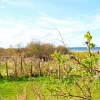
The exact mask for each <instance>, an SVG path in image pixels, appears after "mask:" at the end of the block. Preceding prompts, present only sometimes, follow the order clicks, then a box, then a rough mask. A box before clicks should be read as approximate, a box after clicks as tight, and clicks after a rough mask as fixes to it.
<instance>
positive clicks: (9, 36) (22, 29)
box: [0, 12, 100, 47]
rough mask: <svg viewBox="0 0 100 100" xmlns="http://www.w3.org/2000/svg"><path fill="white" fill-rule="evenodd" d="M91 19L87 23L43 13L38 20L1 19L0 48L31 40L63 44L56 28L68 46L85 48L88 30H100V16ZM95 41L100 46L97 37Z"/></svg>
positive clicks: (23, 18)
mask: <svg viewBox="0 0 100 100" xmlns="http://www.w3.org/2000/svg"><path fill="white" fill-rule="evenodd" d="M37 19H38V20H37ZM91 19H92V20H91V21H90V22H88V23H86V22H84V21H83V20H79V19H77V18H65V19H59V18H54V17H50V16H48V15H47V14H45V13H42V12H39V13H38V14H37V16H36V19H35V18H34V19H33V18H32V17H30V16H21V17H20V19H14V18H10V17H7V16H6V17H3V18H1V17H0V46H2V47H9V45H11V44H12V45H16V44H18V43H22V44H24V45H25V44H27V43H28V42H30V41H31V40H39V41H42V42H50V43H54V44H55V45H59V44H62V42H60V41H59V40H61V37H60V35H59V33H58V32H57V30H56V28H55V26H56V27H57V29H58V30H59V31H60V32H61V34H62V36H63V39H64V41H65V42H66V43H67V44H68V46H84V38H83V34H84V33H85V32H86V31H88V30H90V31H91V32H93V30H99V25H100V22H99V21H98V20H99V19H100V16H99V15H96V16H94V17H92V18H91ZM95 36H96V35H95ZM98 37H100V35H98ZM93 41H94V42H95V43H96V44H97V45H98V46H100V45H99V44H98V43H99V38H97V37H96V38H94V40H93Z"/></svg>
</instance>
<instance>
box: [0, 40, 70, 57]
mask: <svg viewBox="0 0 100 100" xmlns="http://www.w3.org/2000/svg"><path fill="white" fill-rule="evenodd" d="M55 50H56V51H58V52H60V53H61V54H67V53H68V49H67V48H65V47H64V46H61V45H60V46H54V45H53V44H50V43H41V42H34V41H31V42H30V43H28V44H27V46H26V47H21V46H20V44H19V46H18V47H17V48H12V47H10V48H7V49H4V48H0V56H23V57H37V58H40V59H41V58H45V57H48V58H50V55H51V54H52V53H53V52H54V51H55Z"/></svg>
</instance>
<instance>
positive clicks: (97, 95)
mask: <svg viewBox="0 0 100 100" xmlns="http://www.w3.org/2000/svg"><path fill="white" fill-rule="evenodd" d="M65 82H66V81H64V82H61V81H59V80H58V79H54V78H52V77H43V76H42V77H33V78H32V79H28V78H19V79H17V80H0V100H21V99H22V98H27V100H72V99H68V98H65V97H57V96H53V95H52V94H54V91H53V90H54V89H55V90H59V89H62V90H63V91H65V92H66V90H65V86H64V84H65ZM69 88H70V86H69ZM91 88H92V95H93V100H100V80H98V81H97V82H96V84H93V85H92V87H91ZM48 89H50V90H48ZM77 91H78V90H77V88H74V89H73V92H77ZM24 100H26V99H24ZM74 100H78V99H74Z"/></svg>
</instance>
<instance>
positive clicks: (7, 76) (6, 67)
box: [5, 58, 9, 79]
mask: <svg viewBox="0 0 100 100" xmlns="http://www.w3.org/2000/svg"><path fill="white" fill-rule="evenodd" d="M5 65H6V74H7V79H8V77H9V75H8V63H7V58H6V62H5Z"/></svg>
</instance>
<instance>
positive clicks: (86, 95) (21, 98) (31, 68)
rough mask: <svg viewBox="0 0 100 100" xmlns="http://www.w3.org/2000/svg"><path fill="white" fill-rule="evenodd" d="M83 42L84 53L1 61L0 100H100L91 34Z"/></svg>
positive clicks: (98, 61) (99, 76)
mask: <svg viewBox="0 0 100 100" xmlns="http://www.w3.org/2000/svg"><path fill="white" fill-rule="evenodd" d="M85 38H86V39H87V42H86V45H87V51H86V52H69V53H67V54H61V53H60V52H58V51H57V50H56V51H54V52H53V53H52V54H51V58H50V59H48V60H44V59H39V58H38V57H34V56H33V57H23V56H3V57H1V58H0V100H100V70H99V68H100V65H99V64H100V54H99V52H91V51H90V48H91V47H95V45H94V44H93V43H91V40H92V36H91V35H90V33H86V34H85Z"/></svg>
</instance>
